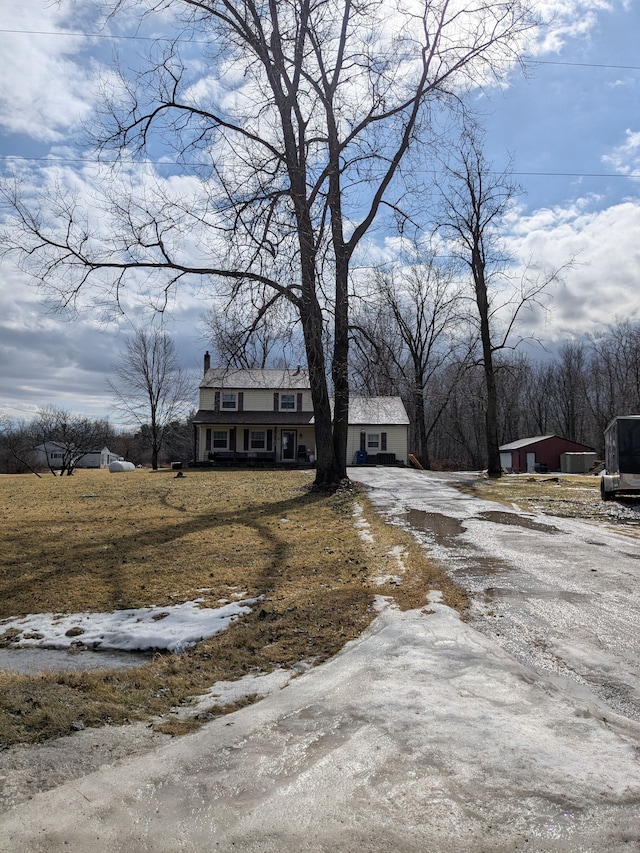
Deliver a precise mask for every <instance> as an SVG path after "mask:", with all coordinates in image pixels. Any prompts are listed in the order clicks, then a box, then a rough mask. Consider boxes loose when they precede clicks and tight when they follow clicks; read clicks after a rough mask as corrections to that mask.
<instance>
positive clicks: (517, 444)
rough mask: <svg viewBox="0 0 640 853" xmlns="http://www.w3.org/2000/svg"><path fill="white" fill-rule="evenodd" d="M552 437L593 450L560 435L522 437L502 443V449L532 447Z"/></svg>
mask: <svg viewBox="0 0 640 853" xmlns="http://www.w3.org/2000/svg"><path fill="white" fill-rule="evenodd" d="M550 438H555V439H556V440H557V441H563V442H564V443H565V444H570V445H572V447H582V448H584V449H585V450H592V449H593V448H591V447H589V446H588V445H586V444H580V442H578V441H571V439H570V438H562V436H560V435H534V436H532V437H531V438H520V439H518V441H510V442H509V443H508V444H502V445H501V446H500V450H520V449H521V448H523V447H530V446H531V445H532V444H539V443H540V442H542V441H548V440H549V439H550Z"/></svg>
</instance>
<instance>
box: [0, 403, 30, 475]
mask: <svg viewBox="0 0 640 853" xmlns="http://www.w3.org/2000/svg"><path fill="white" fill-rule="evenodd" d="M33 446H34V443H33V434H32V431H30V430H29V427H28V425H26V424H25V423H24V422H19V421H15V420H13V419H12V418H10V417H9V416H8V415H0V452H1V453H2V466H3V468H4V469H5V473H6V474H21V473H24V472H25V471H31V473H32V474H35V475H36V477H40V474H39V472H38V471H37V470H36V469H37V465H36V460H35V458H34V450H33Z"/></svg>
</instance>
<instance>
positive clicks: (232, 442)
mask: <svg viewBox="0 0 640 853" xmlns="http://www.w3.org/2000/svg"><path fill="white" fill-rule="evenodd" d="M235 449H236V428H235V427H232V428H231V429H230V430H229V450H235Z"/></svg>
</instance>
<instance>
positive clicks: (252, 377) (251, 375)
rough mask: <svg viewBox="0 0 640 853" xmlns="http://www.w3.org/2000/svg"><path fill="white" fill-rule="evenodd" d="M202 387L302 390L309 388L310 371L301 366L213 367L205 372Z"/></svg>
mask: <svg viewBox="0 0 640 853" xmlns="http://www.w3.org/2000/svg"><path fill="white" fill-rule="evenodd" d="M200 387H201V388H234V389H235V388H237V389H241V390H242V389H267V390H269V391H279V390H281V389H285V390H286V389H290V388H291V389H297V390H300V391H302V390H305V389H308V388H309V372H308V371H307V370H302V369H301V368H300V367H298V368H297V369H296V370H282V369H258V368H252V369H240V368H235V367H212V368H210V369H209V370H207V372H206V373H205V375H204V377H203V379H202V382H201V383H200Z"/></svg>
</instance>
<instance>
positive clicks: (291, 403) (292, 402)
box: [280, 394, 296, 412]
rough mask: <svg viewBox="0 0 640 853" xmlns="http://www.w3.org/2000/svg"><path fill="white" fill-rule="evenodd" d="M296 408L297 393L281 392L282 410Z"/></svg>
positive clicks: (289, 410)
mask: <svg viewBox="0 0 640 853" xmlns="http://www.w3.org/2000/svg"><path fill="white" fill-rule="evenodd" d="M295 410H296V395H295V394H280V411H281V412H295Z"/></svg>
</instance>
